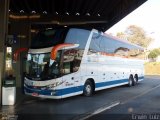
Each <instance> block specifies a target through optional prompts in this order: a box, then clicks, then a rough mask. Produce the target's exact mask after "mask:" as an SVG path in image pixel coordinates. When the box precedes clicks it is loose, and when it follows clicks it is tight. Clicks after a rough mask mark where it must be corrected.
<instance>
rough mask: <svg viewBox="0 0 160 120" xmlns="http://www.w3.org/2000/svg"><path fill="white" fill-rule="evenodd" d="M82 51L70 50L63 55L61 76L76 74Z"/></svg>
mask: <svg viewBox="0 0 160 120" xmlns="http://www.w3.org/2000/svg"><path fill="white" fill-rule="evenodd" d="M83 51H84V50H78V49H70V50H65V51H64V53H63V68H62V69H63V70H62V71H63V74H69V73H73V72H77V71H78V69H79V66H80V63H81V60H82V55H83Z"/></svg>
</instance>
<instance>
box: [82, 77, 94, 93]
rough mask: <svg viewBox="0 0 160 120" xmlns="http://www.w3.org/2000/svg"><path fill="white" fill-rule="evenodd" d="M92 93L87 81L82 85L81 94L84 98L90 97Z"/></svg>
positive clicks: (91, 86) (92, 89) (92, 90)
mask: <svg viewBox="0 0 160 120" xmlns="http://www.w3.org/2000/svg"><path fill="white" fill-rule="evenodd" d="M93 92H94V86H93V84H92V82H91V81H89V80H87V81H86V82H85V84H84V88H83V94H84V95H85V96H92V95H93Z"/></svg>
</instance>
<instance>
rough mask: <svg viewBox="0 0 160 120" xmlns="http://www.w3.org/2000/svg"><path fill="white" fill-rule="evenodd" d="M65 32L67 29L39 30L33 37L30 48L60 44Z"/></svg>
mask: <svg viewBox="0 0 160 120" xmlns="http://www.w3.org/2000/svg"><path fill="white" fill-rule="evenodd" d="M67 32H68V30H67V29H54V30H45V31H41V32H39V33H38V34H36V35H35V36H34V37H33V39H32V41H31V46H30V48H33V49H37V48H46V47H52V46H54V45H57V44H61V43H63V42H64V40H65V37H66V34H67Z"/></svg>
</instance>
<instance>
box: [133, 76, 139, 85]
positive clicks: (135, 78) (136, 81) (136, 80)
mask: <svg viewBox="0 0 160 120" xmlns="http://www.w3.org/2000/svg"><path fill="white" fill-rule="evenodd" d="M134 82H135V83H136V84H137V83H138V75H137V74H136V75H135V76H134Z"/></svg>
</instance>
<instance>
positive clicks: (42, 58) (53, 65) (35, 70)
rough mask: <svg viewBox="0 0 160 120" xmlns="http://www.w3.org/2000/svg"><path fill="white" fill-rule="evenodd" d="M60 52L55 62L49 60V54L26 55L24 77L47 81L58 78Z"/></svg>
mask: <svg viewBox="0 0 160 120" xmlns="http://www.w3.org/2000/svg"><path fill="white" fill-rule="evenodd" d="M58 59H60V51H59V52H58V53H57V58H56V60H51V59H50V53H40V54H28V56H27V61H26V77H28V78H29V79H32V80H37V81H38V80H49V79H55V78H57V77H60V67H59V66H60V62H59V61H60V60H58Z"/></svg>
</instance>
